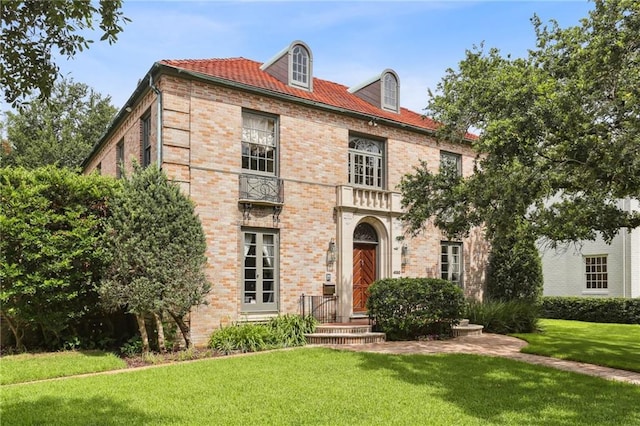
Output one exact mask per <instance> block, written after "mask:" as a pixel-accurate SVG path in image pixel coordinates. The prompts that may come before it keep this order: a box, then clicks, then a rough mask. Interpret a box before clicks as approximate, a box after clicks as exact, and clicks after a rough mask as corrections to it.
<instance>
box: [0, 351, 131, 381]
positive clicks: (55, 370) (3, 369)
mask: <svg viewBox="0 0 640 426" xmlns="http://www.w3.org/2000/svg"><path fill="white" fill-rule="evenodd" d="M126 366H127V364H126V363H125V362H124V361H123V360H122V359H121V358H119V357H117V356H116V355H114V354H112V353H105V352H101V351H79V352H76V351H68V352H55V353H42V354H20V355H10V356H3V357H2V358H0V384H2V385H6V384H9V383H21V382H28V381H31V380H42V379H51V378H54V377H64V376H72V375H74V374H83V373H93V372H98V371H106V370H116V369H119V368H125V367H126Z"/></svg>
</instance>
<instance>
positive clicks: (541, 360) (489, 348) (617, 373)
mask: <svg viewBox="0 0 640 426" xmlns="http://www.w3.org/2000/svg"><path fill="white" fill-rule="evenodd" d="M526 345H527V343H526V342H525V341H524V340H520V339H517V338H515V337H510V336H504V335H501V334H490V333H484V334H482V335H479V336H465V337H457V338H455V339H451V340H432V341H422V342H416V341H409V342H384V343H368V344H364V345H318V346H325V347H331V348H334V349H346V350H352V351H362V352H378V353H386V354H436V353H466V354H476V355H488V356H500V357H505V358H511V359H515V360H518V361H523V362H528V363H530V364H538V365H544V366H546V367H552V368H557V369H559V370H565V371H572V372H574V373H580V374H587V375H590V376H596V377H601V378H603V379H609V380H617V381H620V382H626V383H631V384H634V385H639V386H640V373H634V372H632V371H626V370H617V369H615V368H609V367H601V366H599V365H593V364H586V363H583V362H575V361H566V360H561V359H556V358H550V357H546V356H540V355H531V354H524V353H520V349H522V348H523V347H524V346H526Z"/></svg>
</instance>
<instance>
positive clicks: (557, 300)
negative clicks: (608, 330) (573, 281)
mask: <svg viewBox="0 0 640 426" xmlns="http://www.w3.org/2000/svg"><path fill="white" fill-rule="evenodd" d="M541 314H542V316H543V317H544V318H552V319H564V320H575V321H588V322H602V323H617V324H640V298H635V299H627V298H622V297H604V298H601V297H555V296H545V297H543V298H542V312H541Z"/></svg>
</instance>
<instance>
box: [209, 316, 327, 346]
mask: <svg viewBox="0 0 640 426" xmlns="http://www.w3.org/2000/svg"><path fill="white" fill-rule="evenodd" d="M315 327H316V319H315V318H313V317H312V316H310V315H309V316H306V317H302V316H300V315H292V314H286V315H278V316H277V317H275V318H272V319H271V320H269V322H268V323H266V324H253V323H236V324H233V325H230V326H228V327H222V328H220V329H219V330H216V331H215V332H214V333H213V334H212V335H211V338H210V339H209V347H210V348H211V349H214V350H216V351H217V352H220V353H222V354H225V355H228V354H230V353H233V352H258V351H263V350H267V349H275V348H287V347H293V346H303V345H304V344H305V343H306V339H305V336H304V335H305V334H308V333H313V330H315Z"/></svg>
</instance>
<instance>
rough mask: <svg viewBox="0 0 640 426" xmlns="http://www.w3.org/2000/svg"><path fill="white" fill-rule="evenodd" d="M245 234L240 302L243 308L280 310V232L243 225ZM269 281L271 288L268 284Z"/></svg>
mask: <svg viewBox="0 0 640 426" xmlns="http://www.w3.org/2000/svg"><path fill="white" fill-rule="evenodd" d="M241 238H242V252H241V271H242V279H241V288H240V298H241V300H240V303H241V306H242V312H272V313H273V312H278V309H279V304H280V270H279V262H280V259H279V257H280V238H279V234H278V232H277V230H274V229H243V230H242V232H241ZM269 240H270V241H269ZM265 277H266V278H265ZM252 284H253V285H252ZM269 284H271V288H269V287H268V285H269Z"/></svg>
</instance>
